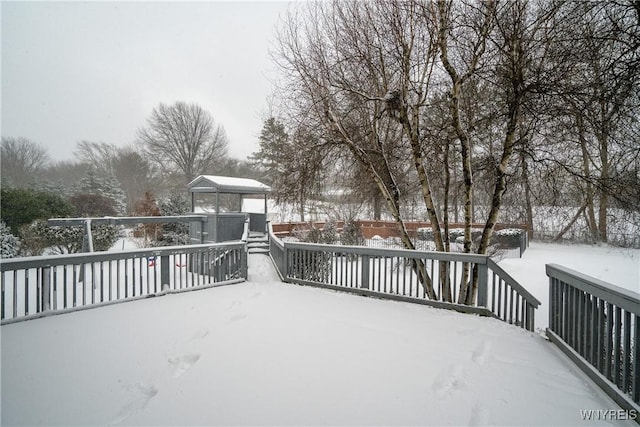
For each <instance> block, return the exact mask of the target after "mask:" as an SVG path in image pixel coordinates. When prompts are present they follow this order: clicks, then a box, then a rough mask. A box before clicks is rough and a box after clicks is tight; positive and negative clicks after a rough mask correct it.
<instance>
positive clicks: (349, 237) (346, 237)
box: [340, 220, 365, 246]
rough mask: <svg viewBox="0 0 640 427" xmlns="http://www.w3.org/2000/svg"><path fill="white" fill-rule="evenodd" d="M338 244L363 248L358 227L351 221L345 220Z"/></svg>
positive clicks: (361, 236)
mask: <svg viewBox="0 0 640 427" xmlns="http://www.w3.org/2000/svg"><path fill="white" fill-rule="evenodd" d="M340 242H342V244H343V245H346V246H363V245H364V243H365V242H364V236H363V235H362V231H361V230H360V227H358V225H357V224H356V223H355V222H354V221H353V220H347V221H345V223H344V226H343V227H342V234H340Z"/></svg>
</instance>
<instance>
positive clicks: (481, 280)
mask: <svg viewBox="0 0 640 427" xmlns="http://www.w3.org/2000/svg"><path fill="white" fill-rule="evenodd" d="M487 258H488V257H487ZM476 268H477V269H478V301H477V305H478V307H487V306H488V305H487V300H488V286H487V275H488V274H489V269H488V267H487V264H486V263H484V264H476Z"/></svg>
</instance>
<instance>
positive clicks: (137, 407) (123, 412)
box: [110, 383, 158, 425]
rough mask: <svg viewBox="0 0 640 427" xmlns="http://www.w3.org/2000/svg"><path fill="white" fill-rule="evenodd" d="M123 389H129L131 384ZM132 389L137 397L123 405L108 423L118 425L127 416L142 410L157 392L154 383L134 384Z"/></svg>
mask: <svg viewBox="0 0 640 427" xmlns="http://www.w3.org/2000/svg"><path fill="white" fill-rule="evenodd" d="M124 388H125V390H131V389H132V387H131V386H127V387H124ZM133 391H134V392H135V393H136V395H137V397H136V398H134V399H133V400H131V401H130V402H129V403H127V404H126V405H124V406H123V407H122V409H120V411H119V412H118V415H117V416H116V417H115V418H114V419H113V420H112V421H111V423H110V425H118V424H120V423H122V422H123V421H124V420H126V419H127V418H129V417H131V416H133V415H135V414H137V413H139V412H140V411H142V410H143V409H144V408H145V407H146V406H147V404H148V403H149V401H150V400H151V399H153V397H155V395H156V394H158V389H157V388H156V387H155V386H154V385H146V384H140V383H139V384H136V385H135V386H134V387H133Z"/></svg>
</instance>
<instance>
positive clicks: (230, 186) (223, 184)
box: [187, 175, 271, 242]
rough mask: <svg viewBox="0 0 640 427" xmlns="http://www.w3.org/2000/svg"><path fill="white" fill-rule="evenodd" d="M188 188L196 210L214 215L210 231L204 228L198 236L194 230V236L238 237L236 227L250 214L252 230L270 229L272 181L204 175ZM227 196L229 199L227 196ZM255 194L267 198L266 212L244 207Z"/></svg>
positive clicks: (200, 238)
mask: <svg viewBox="0 0 640 427" xmlns="http://www.w3.org/2000/svg"><path fill="white" fill-rule="evenodd" d="M187 188H188V189H189V192H190V193H191V211H192V212H194V213H195V212H196V210H197V209H199V210H200V211H202V212H204V213H205V214H206V215H207V216H209V217H210V218H211V220H210V221H209V223H210V224H209V227H208V231H207V232H205V233H206V235H203V234H202V232H201V235H200V236H195V235H193V234H194V233H195V230H194V233H192V236H191V237H192V240H194V241H195V240H199V241H201V242H205V241H217V242H220V241H223V240H231V239H233V238H236V237H235V234H237V230H236V229H238V227H242V226H243V224H244V220H245V219H246V218H249V221H250V222H249V224H250V229H251V231H258V232H262V233H264V232H265V231H266V221H267V213H268V212H267V196H268V195H269V193H270V192H271V187H269V186H268V185H266V184H263V183H261V182H259V181H256V180H255V179H249V178H236V177H230V176H219V175H200V176H198V177H197V178H195V179H194V180H193V181H191V182H190V183H189V184H188V185H187ZM221 196H222V197H221ZM225 196H226V197H227V199H226V200H223V198H225ZM250 196H254V197H250ZM255 196H258V197H259V198H261V199H263V200H264V209H263V211H262V212H249V210H248V209H246V208H244V206H245V201H246V200H245V199H250V198H254V199H255ZM236 197H237V198H236ZM221 202H222V203H221ZM202 212H198V213H202Z"/></svg>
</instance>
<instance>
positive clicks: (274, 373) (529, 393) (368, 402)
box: [1, 254, 631, 426]
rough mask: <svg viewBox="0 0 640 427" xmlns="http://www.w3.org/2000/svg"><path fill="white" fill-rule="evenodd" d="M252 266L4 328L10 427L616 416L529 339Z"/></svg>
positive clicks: (572, 371)
mask: <svg viewBox="0 0 640 427" xmlns="http://www.w3.org/2000/svg"><path fill="white" fill-rule="evenodd" d="M249 265H250V269H249V282H247V283H242V284H238V285H234V286H230V287H223V288H216V289H209V290H203V291H199V292H191V293H186V294H177V295H169V296H165V297H160V298H152V299H147V300H143V301H137V302H133V303H128V304H119V305H114V306H109V307H103V308H98V309H94V310H88V311H84V312H76V313H72V314H68V315H64V316H54V317H50V318H46V319H39V320H33V321H29V322H21V323H17V324H12V325H5V326H3V327H2V420H1V421H2V424H3V425H10V424H23V425H25V424H28V425H52V424H59V425H73V424H75V425H79V424H82V425H97V424H100V425H104V424H116V425H310V424H313V425H478V424H492V425H506V424H508V425H554V426H556V425H577V424H591V425H593V421H582V417H581V410H589V409H618V408H617V406H616V405H615V404H614V403H613V402H612V401H611V400H609V399H608V398H607V397H606V396H604V394H603V393H602V392H601V391H600V390H599V389H597V387H595V386H594V385H593V384H592V383H590V382H589V380H587V379H586V377H585V376H583V375H582V374H581V373H580V372H579V371H578V368H577V367H575V366H573V365H572V364H571V363H570V362H569V361H568V359H566V358H565V357H564V356H563V355H561V353H560V351H559V350H558V349H557V348H556V347H555V346H553V345H552V344H551V343H549V342H547V341H545V340H544V339H543V338H541V337H540V336H538V335H536V334H534V333H531V332H527V331H525V330H522V329H520V328H516V327H513V326H511V325H508V324H505V323H503V322H501V321H499V320H496V319H490V318H481V317H476V316H470V315H463V314H459V313H455V312H451V311H445V310H438V309H433V308H429V307H424V306H419V305H413V304H406V303H399V302H390V301H383V300H377V299H371V298H362V297H358V296H352V295H348V294H344V293H337V292H332V291H327V290H323V289H316V288H310V287H301V286H296V285H289V284H283V283H281V282H279V279H278V276H277V274H276V272H275V270H274V269H273V266H272V265H271V263H270V260H269V258H268V257H266V256H264V255H258V254H256V255H250V256H249ZM630 425H631V424H630Z"/></svg>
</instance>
